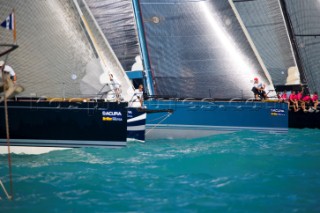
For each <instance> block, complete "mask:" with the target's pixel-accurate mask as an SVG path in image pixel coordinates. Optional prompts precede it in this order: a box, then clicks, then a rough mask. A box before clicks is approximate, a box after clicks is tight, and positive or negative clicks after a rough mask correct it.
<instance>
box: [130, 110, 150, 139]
mask: <svg viewBox="0 0 320 213" xmlns="http://www.w3.org/2000/svg"><path fill="white" fill-rule="evenodd" d="M146 118H147V113H146V112H144V111H142V110H141V109H139V108H128V128H127V130H128V131H127V134H128V136H127V137H128V139H129V140H138V141H145V130H146Z"/></svg>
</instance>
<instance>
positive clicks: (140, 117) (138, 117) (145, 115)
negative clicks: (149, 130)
mask: <svg viewBox="0 0 320 213" xmlns="http://www.w3.org/2000/svg"><path fill="white" fill-rule="evenodd" d="M146 118H147V113H144V114H142V115H139V116H137V117H134V118H130V119H128V123H131V122H135V121H140V120H144V119H146Z"/></svg>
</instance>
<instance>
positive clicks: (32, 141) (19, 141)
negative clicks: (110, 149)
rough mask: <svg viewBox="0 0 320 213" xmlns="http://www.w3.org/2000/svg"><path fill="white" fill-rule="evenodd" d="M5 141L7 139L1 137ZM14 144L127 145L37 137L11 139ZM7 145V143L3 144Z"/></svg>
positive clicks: (119, 142)
mask: <svg viewBox="0 0 320 213" xmlns="http://www.w3.org/2000/svg"><path fill="white" fill-rule="evenodd" d="M0 142H3V143H5V142H6V139H0ZM10 142H12V143H14V144H11V145H12V146H20V145H27V144H31V145H33V146H54V147H84V146H86V147H89V146H126V143H127V142H126V141H74V140H35V139H10ZM3 145H6V144H3Z"/></svg>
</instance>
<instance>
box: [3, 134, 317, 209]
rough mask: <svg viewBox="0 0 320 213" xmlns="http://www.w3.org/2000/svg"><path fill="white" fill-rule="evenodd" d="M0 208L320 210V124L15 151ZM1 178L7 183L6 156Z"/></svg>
mask: <svg viewBox="0 0 320 213" xmlns="http://www.w3.org/2000/svg"><path fill="white" fill-rule="evenodd" d="M12 161H13V168H12V171H13V181H14V182H13V183H14V185H13V187H14V188H13V189H14V196H15V197H14V200H13V201H8V200H6V199H5V198H4V194H3V193H2V191H0V196H1V197H2V198H3V199H2V200H1V201H0V212H320V130H298V129H295V130H290V131H289V133H288V134H264V133H254V132H250V131H245V132H237V133H232V134H225V135H217V136H212V137H209V138H201V139H192V140H191V139H190V140H160V141H150V142H147V143H144V144H142V143H130V144H129V145H128V147H127V148H124V149H116V150H108V149H92V148H91V149H89V148H86V149H71V150H63V151H55V152H51V153H47V154H43V155H13V156H12ZM0 163H1V169H0V172H1V179H2V180H3V181H4V182H5V184H6V185H7V186H9V182H8V175H7V174H8V168H7V167H6V165H7V156H6V155H2V156H0Z"/></svg>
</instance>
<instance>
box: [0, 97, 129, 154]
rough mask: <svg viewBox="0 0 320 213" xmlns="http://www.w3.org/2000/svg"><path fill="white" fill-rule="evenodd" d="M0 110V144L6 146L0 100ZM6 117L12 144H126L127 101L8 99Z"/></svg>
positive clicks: (65, 145) (94, 145)
mask: <svg viewBox="0 0 320 213" xmlns="http://www.w3.org/2000/svg"><path fill="white" fill-rule="evenodd" d="M0 113H1V115H2V116H1V122H0V145H6V126H5V119H4V115H5V112H4V104H3V103H2V104H1V105H0ZM8 118H9V120H8V121H9V122H8V125H9V130H10V131H9V132H10V142H11V145H12V146H35V147H109V148H115V147H123V146H126V140H127V104H126V103H120V104H118V103H106V102H66V101H64V102H59V101H58V102H49V101H39V102H38V101H8Z"/></svg>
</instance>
